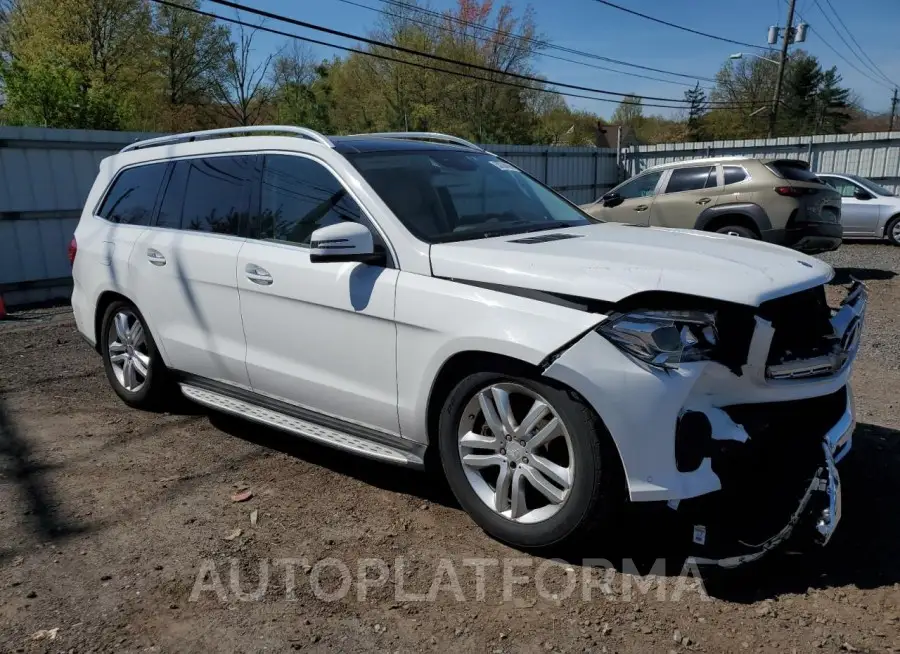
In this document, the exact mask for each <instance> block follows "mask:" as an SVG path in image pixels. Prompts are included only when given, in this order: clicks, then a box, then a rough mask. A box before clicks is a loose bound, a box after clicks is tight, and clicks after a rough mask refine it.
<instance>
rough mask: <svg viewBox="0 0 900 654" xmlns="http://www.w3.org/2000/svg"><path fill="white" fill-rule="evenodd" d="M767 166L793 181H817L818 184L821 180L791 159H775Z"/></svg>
mask: <svg viewBox="0 0 900 654" xmlns="http://www.w3.org/2000/svg"><path fill="white" fill-rule="evenodd" d="M769 168H770V169H772V170H774V171H775V172H776V173H777V174H778V175H781V176H782V177H784V178H785V179H790V180H793V181H795V182H819V183H820V184H821V182H822V180H820V179H819V178H818V177H816V174H815V173H813V172H811V171H810V170H809V169H808V168H806V167H805V166H802V165H798V164H796V163H794V162H792V161H776V162H774V163H771V164H769Z"/></svg>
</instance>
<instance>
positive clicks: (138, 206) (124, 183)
mask: <svg viewBox="0 0 900 654" xmlns="http://www.w3.org/2000/svg"><path fill="white" fill-rule="evenodd" d="M166 166H167V164H164V163H157V164H148V165H146V166H135V167H134V168H128V169H127V170H123V171H122V172H121V173H120V174H119V176H118V177H116V181H114V182H113V184H112V187H110V189H109V192H108V193H107V194H106V199H105V200H103V204H102V205H101V206H100V211H99V212H98V215H100V216H102V217H103V218H105V219H106V220H108V221H110V222H113V223H121V224H123V225H149V224H150V218H151V217H152V215H153V207H154V205H155V204H156V195H157V193H158V192H159V185H160V183H161V182H162V179H163V175H164V174H165V172H166Z"/></svg>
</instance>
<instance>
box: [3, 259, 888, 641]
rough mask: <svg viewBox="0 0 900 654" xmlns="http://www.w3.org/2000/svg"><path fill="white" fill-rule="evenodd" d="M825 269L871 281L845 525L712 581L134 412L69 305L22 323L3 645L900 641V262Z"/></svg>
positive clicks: (192, 423) (230, 429)
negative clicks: (602, 565) (559, 558)
mask: <svg viewBox="0 0 900 654" xmlns="http://www.w3.org/2000/svg"><path fill="white" fill-rule="evenodd" d="M824 258H826V259H827V260H828V261H829V262H831V263H832V264H834V265H835V266H836V267H837V268H838V275H839V277H838V280H837V281H839V282H840V281H845V280H847V279H849V276H850V275H855V276H858V277H860V278H862V279H865V280H866V281H867V282H868V283H869V284H870V287H871V291H872V297H871V305H870V310H869V315H868V322H867V327H866V331H865V334H864V339H865V341H864V346H863V350H862V352H861V355H860V358H859V361H858V363H857V367H856V372H855V377H854V384H855V389H856V394H857V405H858V410H859V421H860V425H859V427H858V430H857V432H856V434H855V447H854V451H853V453H852V454H851V456H850V457H848V459H847V460H846V464H845V467H844V471H843V482H844V489H845V491H844V493H845V494H844V505H843V513H844V517H843V520H842V524H841V526H840V528H839V529H838V532H837V534H836V535H835V537H834V539H833V541H832V543H831V544H830V545H829V546H828V547H827V548H825V549H821V550H817V551H814V552H811V553H809V554H807V555H805V556H790V555H779V556H771V557H769V558H767V559H764V560H763V561H762V562H761V563H759V564H758V565H755V566H752V567H748V568H746V569H742V570H737V571H732V572H728V573H716V574H709V573H704V578H703V580H702V584H703V585H702V588H701V587H698V584H697V580H696V579H695V578H694V577H692V576H690V575H687V576H669V577H666V576H656V577H640V576H637V575H634V574H630V573H629V571H630V570H632V569H631V568H629V567H628V566H629V564H628V562H627V561H625V560H624V559H626V558H634V557H635V556H637V554H638V553H639V554H641V557H642V560H643V561H644V562H647V561H650V562H652V561H653V560H654V559H655V557H657V556H665V555H666V553H667V552H668V551H669V543H668V540H667V534H666V532H665V531H661V530H660V529H658V528H657V527H656V525H655V523H652V522H649V521H644V520H642V516H641V515H639V514H638V513H634V514H633V515H632V517H631V518H630V523H629V529H630V531H629V532H628V533H629V534H630V536H629V537H625V538H622V539H621V540H622V542H621V544H620V545H621V546H622V548H624V549H616V550H609V549H607V550H603V549H600V547H599V545H598V544H596V543H584V544H583V546H580V547H579V549H578V551H575V552H572V553H571V556H570V558H569V563H565V564H563V563H559V564H557V563H554V562H552V561H551V562H548V561H545V560H543V559H540V558H536V557H533V556H529V555H526V554H523V553H521V552H517V551H515V550H512V549H510V548H507V547H505V546H503V545H500V544H499V543H497V542H495V541H493V540H491V539H489V538H487V537H486V536H485V535H484V534H483V533H482V532H480V531H479V530H478V529H477V528H476V527H475V526H474V524H473V523H472V522H471V521H470V520H469V519H468V518H467V516H466V515H465V514H464V513H463V512H462V511H461V510H460V509H459V508H458V507H457V506H456V504H455V503H454V501H453V500H452V497H451V496H450V495H449V494H448V492H447V490H446V488H445V487H444V486H443V484H441V482H440V480H439V479H438V478H436V477H435V476H434V475H429V474H426V473H414V472H409V471H406V470H402V469H397V468H393V467H389V466H386V465H381V464H378V463H374V462H369V461H365V460H361V459H356V458H352V457H349V456H343V455H341V454H338V453H335V452H333V451H330V450H328V449H326V448H321V447H317V446H315V445H311V444H308V443H305V442H302V441H298V440H294V439H290V438H289V437H286V436H284V435H283V434H280V433H277V432H273V431H270V430H267V429H263V428H260V427H257V426H253V425H248V424H246V423H243V422H241V421H238V420H233V419H230V418H227V417H223V416H217V415H207V414H206V413H205V412H203V411H202V410H200V409H198V408H196V407H190V406H187V405H185V406H183V407H179V408H178V410H177V411H175V412H173V413H166V414H154V413H146V412H140V411H134V410H130V409H127V408H126V407H125V406H124V405H123V404H122V403H121V402H120V401H119V400H118V398H117V397H116V396H115V394H114V393H113V392H112V390H111V389H110V388H109V385H108V384H107V382H106V379H105V377H104V375H103V372H102V368H101V365H100V360H99V358H98V357H97V356H96V354H94V353H93V352H92V351H91V350H90V349H89V348H88V347H87V346H86V345H85V344H84V343H83V342H82V341H81V340H80V338H79V337H78V335H77V334H76V333H75V331H74V325H73V322H72V320H71V318H70V313H69V311H68V310H67V309H65V308H61V309H49V310H39V311H32V312H24V313H20V314H15V315H13V316H12V319H10V320H8V321H5V322H2V323H0V402H2V405H0V407H2V406H5V414H6V416H7V418H10V419H11V422H12V424H11V427H14V429H12V430H9V431H8V432H7V434H6V435H5V437H4V438H3V439H2V441H0V473H2V474H0V533H2V534H3V537H2V539H0V652H13V651H16V652H19V651H22V652H88V651H104V652H105V651H115V652H184V651H225V652H264V651H265V652H286V651H291V650H311V651H321V652H326V651H342V652H344V651H347V652H362V651H370V650H385V651H400V652H421V651H446V650H451V649H452V650H457V651H481V652H492V653H494V652H504V653H505V652H538V651H562V652H588V651H591V652H594V651H596V652H623V653H624V652H629V653H630V652H634V653H638V652H641V653H642V652H673V651H674V652H679V653H680V652H688V651H702V652H734V651H753V652H818V651H822V652H854V651H861V652H885V651H900V559H898V557H897V552H898V542H900V517H898V514H897V510H896V502H897V498H898V496H900V475H898V470H900V444H898V439H900V415H898V414H900V411H898V410H897V408H898V401H897V399H896V390H895V389H897V388H900V350H898V342H900V321H898V315H897V314H898V311H897V307H898V306H900V278H898V277H897V274H898V273H900V248H891V247H888V246H885V245H877V244H859V245H857V244H853V245H845V246H844V247H842V248H841V250H839V251H838V252H837V253H833V254H830V255H827V256H826V257H824ZM829 294H830V295H831V296H832V299H835V300H836V299H838V297H839V294H840V289H839V288H838V287H837V286H832V287H831V288H830V290H829ZM0 417H2V414H0ZM245 488H246V489H248V490H249V494H250V495H251V497H249V498H245V497H243V496H241V495H236V494H237V493H239V492H240V491H242V490H244V489H245ZM244 495H247V493H244ZM235 500H243V501H235ZM613 551H615V552H618V554H616V555H615V556H614V555H613V553H612V552H613ZM592 557H603V558H606V559H608V561H611V562H612V563H614V564H615V567H614V568H610V570H609V573H608V574H607V573H606V572H605V571H604V570H603V569H600V570H597V569H596V568H594V569H593V570H592V569H591V568H590V567H589V566H587V565H583V564H582V560H583V559H587V558H592ZM473 558H480V559H486V560H487V561H486V562H485V563H484V567H483V568H482V569H483V570H484V577H483V579H482V582H481V583H480V582H479V577H478V575H477V574H476V571H477V570H478V569H479V568H478V567H477V566H476V565H475V563H474V562H473V561H472V560H471V559H473ZM285 559H288V560H289V561H288V562H287V563H286V562H285V561H284V560H285ZM366 559H377V560H380V561H383V562H385V564H384V565H385V566H386V568H385V569H382V568H381V567H380V564H379V563H377V562H367V561H366ZM265 565H268V569H266V568H265ZM342 565H346V566H347V570H343V569H342V568H341V566H342ZM359 566H362V567H363V571H364V572H366V573H367V574H366V576H367V578H368V579H371V580H374V581H373V583H372V584H371V587H367V586H365V585H363V584H360V583H359V581H358V580H359V577H358V570H359ZM567 567H568V570H567ZM287 570H290V571H292V572H291V574H287V572H286V571H287ZM586 572H587V573H591V574H592V580H593V581H594V587H591V588H588V590H589V591H590V592H591V600H590V601H585V599H584V592H585V588H586V587H587V586H586V584H584V583H583V582H584V577H583V575H584V574H585V573H586ZM598 572H599V573H602V574H599V575H598V574H596V573H598ZM641 572H644V573H646V572H647V568H644V569H642V570H641ZM689 572H690V571H689ZM344 574H346V575H347V577H346V578H345V577H344V576H343V575H344ZM382 574H384V577H385V580H384V581H383V582H382V583H375V582H376V581H378V580H379V579H381V576H382ZM567 575H574V578H575V580H576V589H575V592H573V593H571V594H568V593H567V592H566V591H567V585H566V581H567V580H568V579H569V577H568V576H567ZM504 576H505V577H506V578H505V579H504ZM517 576H523V577H525V579H524V580H523V581H522V583H519V584H514V583H513V582H514V581H516V579H515V577H517ZM266 579H268V583H267V584H264V583H262V582H264V581H266ZM435 579H437V580H438V582H437V584H435ZM198 580H199V581H200V582H202V583H200V584H198V583H197V582H198ZM345 580H349V582H350V585H349V587H347V590H348V591H349V592H347V593H345V594H342V593H341V592H340V591H341V590H342V587H341V584H342V583H343V582H344V581H345ZM454 581H456V582H458V586H457V585H455V584H454ZM598 581H599V582H603V581H605V582H606V585H605V586H604V585H603V584H602V583H597V582H598ZM505 582H506V583H505ZM217 583H218V584H219V585H218V586H217ZM504 586H506V587H507V588H508V589H509V592H505V591H504ZM255 589H257V590H258V589H262V590H264V591H265V592H260V593H258V594H257V595H258V596H254V590H255ZM429 591H431V592H432V593H433V595H432V597H431V598H430V599H429V597H428V593H429ZM413 594H415V595H413Z"/></svg>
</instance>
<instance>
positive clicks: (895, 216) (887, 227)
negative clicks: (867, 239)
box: [881, 211, 900, 238]
mask: <svg viewBox="0 0 900 654" xmlns="http://www.w3.org/2000/svg"><path fill="white" fill-rule="evenodd" d="M897 221H900V211H898V212H896V213H894V214H893V215H892V216H889V217H888V219H887V220H885V221H884V228H883V229H882V231H881V238H890V237H889V236H888V233H889V232H890V229H891V227H893V226H894V223H896V222H897Z"/></svg>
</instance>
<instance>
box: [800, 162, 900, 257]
mask: <svg viewBox="0 0 900 654" xmlns="http://www.w3.org/2000/svg"><path fill="white" fill-rule="evenodd" d="M816 177H818V178H819V179H821V180H822V181H823V182H825V183H826V184H828V185H829V186H833V187H834V188H835V189H837V191H838V192H839V193H840V194H841V225H842V226H843V228H844V238H877V239H882V238H886V239H888V240H889V241H891V242H892V243H893V244H894V245H900V197H898V196H897V194H896V193H894V192H893V191H891V190H890V189H886V188H884V187H883V186H881V185H879V184H876V183H875V182H873V181H872V180H870V179H866V178H865V177H859V176H857V175H844V174H840V173H816Z"/></svg>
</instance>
